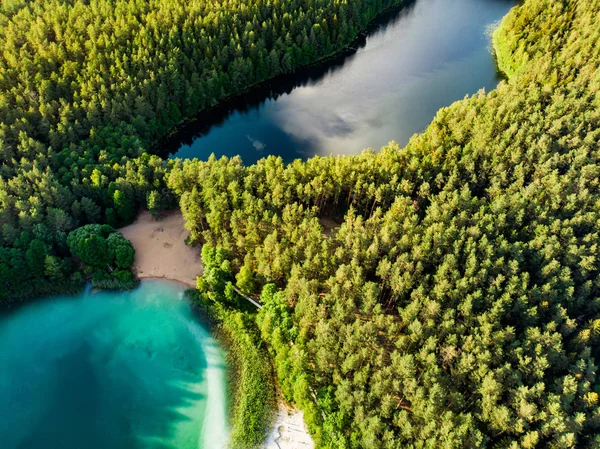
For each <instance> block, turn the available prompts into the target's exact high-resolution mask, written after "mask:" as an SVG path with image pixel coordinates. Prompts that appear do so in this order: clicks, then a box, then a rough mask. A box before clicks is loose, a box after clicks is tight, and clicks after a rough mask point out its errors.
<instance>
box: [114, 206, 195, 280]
mask: <svg viewBox="0 0 600 449" xmlns="http://www.w3.org/2000/svg"><path fill="white" fill-rule="evenodd" d="M183 223H184V222H183V216H182V215H181V212H179V211H170V212H167V213H166V214H164V216H163V217H162V218H161V219H159V220H155V219H154V217H152V215H150V213H149V212H146V211H144V212H142V213H141V214H140V215H139V216H138V218H137V220H136V221H135V222H134V223H133V224H131V225H129V226H126V227H124V228H121V229H119V231H120V232H121V233H122V234H123V236H124V237H125V238H126V239H128V240H129V241H131V243H132V245H133V247H134V248H135V262H134V268H135V270H136V272H137V275H138V277H139V278H140V279H144V278H164V279H170V280H173V281H178V282H182V283H184V284H186V285H188V286H190V287H193V288H194V287H195V286H196V276H200V275H201V274H202V269H203V267H202V262H201V261H200V249H201V248H200V246H196V247H191V246H188V245H186V244H185V240H186V238H187V236H188V231H187V230H186V229H185V228H184V227H183Z"/></svg>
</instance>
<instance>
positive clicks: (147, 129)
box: [0, 0, 600, 449]
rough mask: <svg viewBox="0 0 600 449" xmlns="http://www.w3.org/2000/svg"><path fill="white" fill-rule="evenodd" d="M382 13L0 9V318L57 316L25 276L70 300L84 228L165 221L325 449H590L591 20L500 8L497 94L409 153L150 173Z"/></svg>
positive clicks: (598, 413) (599, 315) (583, 10)
mask: <svg viewBox="0 0 600 449" xmlns="http://www.w3.org/2000/svg"><path fill="white" fill-rule="evenodd" d="M184 4H185V5H184ZM391 4H392V2H387V3H386V2H368V1H358V0H357V1H353V2H341V1H340V2H330V1H321V2H319V1H313V2H302V1H298V2H291V1H279V2H276V1H268V2H267V1H265V2H262V1H256V2H253V3H252V4H247V3H245V2H235V1H232V2H221V3H214V2H213V3H210V4H209V3H208V2H199V1H198V2H180V1H171V2H167V1H162V2H159V1H157V2H134V1H132V2H129V3H126V2H124V1H117V2H109V1H96V2H89V3H84V2H67V1H64V2H59V1H50V2H42V1H31V2H19V1H15V2H9V3H4V4H3V6H2V8H3V14H2V17H1V18H0V21H1V23H0V25H1V26H0V33H2V42H3V43H4V44H3V45H4V49H3V50H4V51H3V52H2V53H1V56H0V61H1V62H0V68H1V69H0V70H1V71H0V92H1V95H2V97H1V100H0V117H2V120H1V122H2V123H1V125H0V126H1V130H0V141H1V142H2V143H1V146H0V149H1V151H2V154H1V156H0V159H1V160H2V163H3V165H2V168H1V170H2V171H1V173H2V180H1V184H0V195H1V196H0V223H1V225H2V241H3V247H2V248H1V249H0V251H1V253H0V262H1V265H0V268H1V269H0V282H2V283H4V284H5V285H6V283H7V282H8V280H13V282H12V283H11V285H10V286H9V288H8V289H6V290H4V291H7V293H5V297H6V299H7V300H8V299H12V298H14V297H16V296H18V295H21V296H24V295H32V294H33V293H34V291H33V290H23V289H22V288H21V287H20V286H19V285H18V282H28V283H29V284H30V285H37V286H38V287H39V289H38V290H37V291H36V292H37V293H39V292H40V291H46V290H48V288H49V287H47V285H48V283H49V280H50V279H58V278H56V277H55V278H51V276H55V274H54V273H55V271H52V270H49V269H48V268H44V269H41V268H40V269H38V270H31V271H29V272H27V271H26V272H27V273H28V275H29V276H30V278H31V279H24V278H23V274H22V273H23V270H22V269H20V267H22V266H27V264H28V266H30V267H32V268H33V267H39V266H41V265H40V264H41V260H42V259H43V257H42V256H44V255H46V259H45V263H46V265H48V263H49V262H47V261H48V260H51V261H54V262H56V263H59V264H64V265H65V267H64V269H63V270H62V271H61V273H63V274H62V275H61V276H62V277H59V278H60V279H63V280H64V282H65V283H68V282H71V281H72V280H73V278H74V277H76V276H77V275H76V274H74V273H77V271H76V269H75V268H76V267H71V266H67V265H69V263H70V262H69V261H70V260H71V257H70V255H71V251H72V250H71V251H69V248H72V247H73V245H72V244H71V243H70V241H71V240H73V239H74V238H70V239H69V238H67V235H68V233H69V232H72V231H73V230H74V229H75V228H77V227H79V226H81V225H85V224H87V223H103V222H108V223H109V224H112V225H117V224H119V223H123V222H127V221H129V220H131V219H132V218H133V216H134V213H135V211H136V210H137V208H138V207H140V206H146V207H148V206H149V207H150V208H152V209H158V210H159V209H162V208H165V207H172V206H174V205H175V204H177V203H178V204H179V206H180V207H181V210H182V212H183V214H184V217H185V218H186V221H187V224H186V226H187V227H188V229H189V230H190V232H191V237H192V239H193V240H196V241H201V242H203V243H204V244H205V246H204V250H203V256H204V257H205V259H206V260H205V262H207V263H208V266H209V268H210V269H209V270H207V272H208V275H206V276H205V277H204V278H203V279H201V281H200V282H199V283H198V284H199V285H198V287H199V289H200V290H201V291H202V292H204V293H205V294H206V296H207V297H208V298H209V300H213V301H216V302H219V303H222V304H224V306H227V307H231V304H232V301H234V302H235V299H236V296H235V291H234V290H233V288H232V286H233V285H234V284H236V285H237V288H238V289H239V290H240V291H243V292H244V293H246V294H253V295H258V294H260V297H261V301H262V303H263V308H262V310H261V311H260V313H259V314H258V315H257V324H258V326H259V328H260V332H261V336H262V338H263V339H264V340H265V341H266V342H267V343H268V344H269V348H270V352H271V355H272V357H273V360H274V366H275V371H276V374H277V378H278V381H279V383H280V385H281V388H282V391H283V394H284V396H285V397H286V398H287V399H289V400H294V401H295V402H296V403H297V404H298V405H299V406H300V407H301V408H302V409H303V410H304V412H305V418H306V420H307V423H308V425H309V427H310V429H311V431H312V432H313V434H314V436H315V440H316V442H317V445H318V446H319V447H322V448H327V449H342V448H348V449H349V448H352V449H354V448H386V449H388V448H390V449H392V448H394V449H395V448H406V447H411V448H423V449H424V448H431V449H433V448H436V449H437V448H457V449H458V448H510V449H513V448H514V449H517V448H525V449H529V448H553V449H559V448H561V449H562V448H564V449H567V448H574V447H576V448H586V449H588V448H589V449H591V448H596V447H599V446H600V408H599V407H600V406H599V401H598V395H599V393H600V381H599V380H598V378H597V374H598V366H597V360H599V357H600V346H599V344H600V341H599V339H600V291H599V289H600V285H599V279H600V277H599V270H598V261H599V257H600V254H599V251H600V247H599V241H600V240H599V238H600V235H599V233H600V193H599V191H598V187H599V175H600V168H599V162H600V152H599V151H600V148H599V147H598V145H599V142H600V95H599V90H600V47H599V46H598V45H597V43H598V42H599V41H600V23H599V22H598V20H597V18H598V17H600V2H598V1H589V0H525V2H524V3H523V4H522V5H521V6H519V7H517V8H514V9H513V10H512V11H511V12H510V13H509V15H508V16H507V17H506V18H505V19H504V20H503V22H502V24H501V25H500V27H499V28H498V29H497V30H496V32H495V33H494V46H495V49H496V52H497V55H498V63H499V66H500V68H501V69H502V71H503V72H504V73H506V74H507V75H508V80H507V81H506V82H503V83H501V84H500V86H499V87H498V88H497V89H496V90H495V91H493V92H491V93H489V94H483V93H481V94H478V95H475V96H473V97H471V98H467V99H465V100H463V101H460V102H457V103H455V104H453V105H451V106H450V107H448V108H443V109H442V110H440V111H439V112H438V114H437V116H436V118H435V119H434V121H433V122H432V124H431V125H430V126H429V127H428V129H427V130H426V131H425V132H424V133H423V134H421V135H418V136H416V137H414V138H413V139H412V140H411V141H410V142H409V144H408V145H407V146H406V147H404V148H400V147H398V145H396V144H393V143H392V144H390V145H388V146H387V147H384V148H383V149H382V150H381V151H380V152H373V151H366V152H364V153H362V154H360V155H356V156H346V157H324V158H323V157H314V158H311V159H309V160H307V161H304V162H303V161H295V162H293V163H291V164H289V165H285V164H283V163H282V161H281V159H278V158H276V157H269V158H266V159H262V160H260V161H259V162H258V163H257V164H255V165H252V166H244V165H243V164H242V162H241V160H240V159H239V158H231V159H227V158H222V159H219V160H217V159H215V158H210V159H209V160H208V161H197V160H192V161H190V160H186V161H181V160H176V161H170V162H164V161H162V160H161V159H160V158H159V157H157V156H151V155H148V154H147V149H148V148H150V145H151V144H152V143H153V142H155V141H156V139H157V138H158V137H160V136H162V135H164V134H165V133H166V132H168V130H169V129H170V128H171V127H172V126H173V125H174V124H176V123H178V122H179V121H180V120H181V119H182V118H184V117H189V116H191V115H192V114H194V113H195V112H197V111H198V110H200V109H202V108H205V107H208V106H210V105H211V104H214V102H215V101H219V100H221V99H222V98H224V97H226V96H227V95H230V94H231V93H233V92H237V91H239V90H241V89H243V88H244V87H246V86H248V85H250V84H252V83H253V82H256V81H258V80H261V79H264V78H266V77H269V76H272V75H273V74H276V73H279V72H285V71H288V70H293V69H294V67H296V66H297V65H300V64H306V63H308V62H310V61H313V60H314V59H316V58H318V57H320V56H324V55H326V54H329V53H331V52H332V51H334V50H335V49H336V48H339V47H340V46H343V45H344V44H346V43H347V42H349V40H350V39H351V38H352V36H353V35H355V34H356V33H357V32H358V30H360V29H362V28H363V27H364V26H365V25H366V23H367V22H368V21H369V20H370V19H371V18H372V17H374V15H375V14H376V13H377V12H379V11H381V10H382V9H384V8H386V7H388V6H390V5H391ZM292 6H293V7H292ZM286 14H287V15H286ZM254 17H256V23H255V21H254ZM100 18H105V20H101V19H100ZM111 18H112V19H111ZM117 18H118V19H117ZM263 23H264V25H263ZM325 23H326V24H325ZM317 25H318V26H317ZM246 31H247V34H246ZM288 34H289V36H290V39H289V40H288V38H287V35H288ZM66 36H71V38H66ZM250 36H253V37H250ZM304 36H306V39H304ZM340 36H341V38H340ZM246 37H247V38H246ZM67 42H68V44H67ZM278 42H279V43H278ZM78 43H79V44H78ZM238 44H239V45H238ZM78 45H79V46H78ZM238 46H239V50H238ZM253 49H254V50H253ZM274 51H275V56H277V57H271V55H273V54H274V53H273V52H274ZM265 52H266V53H265ZM265 54H266V57H265ZM124 55H127V56H126V57H125V56H124ZM134 55H135V56H134ZM261 55H262V56H261ZM286 57H287V58H288V61H289V59H292V57H293V59H292V61H293V62H294V65H292V66H288V65H287V63H285V62H284V59H286ZM261 60H262V61H263V62H262V65H261V64H260V61H261ZM277 63H278V64H277ZM260 67H262V68H260ZM262 70H264V71H262ZM234 75H235V76H234ZM323 216H332V217H334V218H336V219H338V220H339V221H341V225H340V226H339V228H337V229H335V230H333V231H332V232H331V233H328V232H324V229H323V227H322V226H321V224H320V222H319V219H320V218H322V217H323ZM76 232H77V231H76ZM77 235H79V234H77ZM87 238H88V239H89V238H90V237H89V236H88V237H87ZM109 238H110V237H109ZM93 240H97V239H96V238H93ZM96 243H98V242H92V246H94V245H95V244H96ZM125 252H126V251H125ZM115 254H116V253H115ZM48 257H49V258H51V259H47V258H48ZM91 257H92V259H93V260H95V259H94V252H93V251H92V252H91ZM123 257H125V258H126V257H127V256H123ZM24 264H25V265H24ZM46 265H45V267H46ZM123 265H124V263H123ZM17 279H18V281H17V282H15V281H14V280H17ZM53 282H54V284H56V281H53ZM13 284H14V285H13ZM43 289H46V290H43Z"/></svg>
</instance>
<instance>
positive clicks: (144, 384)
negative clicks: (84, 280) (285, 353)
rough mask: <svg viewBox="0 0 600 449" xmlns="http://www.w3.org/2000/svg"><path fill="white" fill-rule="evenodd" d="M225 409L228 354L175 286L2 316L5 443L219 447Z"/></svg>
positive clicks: (41, 304)
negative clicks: (200, 321)
mask: <svg viewBox="0 0 600 449" xmlns="http://www.w3.org/2000/svg"><path fill="white" fill-rule="evenodd" d="M226 414H227V413H226V367H225V362H224V356H223V352H222V350H221V349H220V348H219V346H218V345H217V343H216V342H215V340H214V339H213V338H212V337H211V335H210V333H209V332H208V330H207V329H205V328H204V327H202V326H201V325H200V324H198V322H197V321H196V319H195V317H194V315H193V313H192V311H191V308H190V305H189V303H188V302H187V301H186V300H184V299H183V288H182V287H180V286H178V285H176V284H173V283H169V282H163V281H144V282H142V284H141V286H140V287H139V288H138V289H136V290H134V291H132V292H116V293H115V292H110V293H108V292H102V293H95V294H92V293H89V292H86V293H82V294H81V295H79V296H77V297H53V298H47V299H43V300H39V301H34V302H32V303H30V304H28V305H26V306H23V307H21V308H18V309H17V310H14V311H10V312H7V313H4V314H2V315H1V316H0V441H1V443H0V447H1V448H2V449H33V448H35V449H37V448H44V449H59V448H60V449H70V448H72V449H109V448H110V449H120V448H123V449H135V448H152V449H159V448H160V449H168V448H173V449H175V448H176V449H188V448H189V449H191V448H195V449H209V448H210V449H218V448H220V447H224V446H226V437H227V431H228V429H227V422H226Z"/></svg>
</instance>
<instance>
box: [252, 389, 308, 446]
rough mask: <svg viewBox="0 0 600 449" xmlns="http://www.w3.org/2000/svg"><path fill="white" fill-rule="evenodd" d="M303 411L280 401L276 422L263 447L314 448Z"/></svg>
mask: <svg viewBox="0 0 600 449" xmlns="http://www.w3.org/2000/svg"><path fill="white" fill-rule="evenodd" d="M314 447H315V443H314V442H313V440H312V438H311V437H310V434H309V433H308V430H307V429H306V424H304V414H303V413H302V411H300V410H298V409H296V408H294V407H290V406H289V405H287V404H285V403H284V402H283V401H281V400H280V401H279V408H278V410H277V416H276V418H275V424H274V425H273V428H272V430H271V433H270V434H269V436H268V437H267V441H265V443H264V445H263V449H314Z"/></svg>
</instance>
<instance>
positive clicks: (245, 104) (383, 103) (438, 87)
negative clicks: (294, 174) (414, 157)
mask: <svg viewBox="0 0 600 449" xmlns="http://www.w3.org/2000/svg"><path fill="white" fill-rule="evenodd" d="M516 4H517V2H516V1H514V0H417V1H416V2H414V3H412V4H411V5H410V6H407V7H405V8H403V9H401V10H400V11H393V12H390V13H388V14H386V15H384V16H383V17H382V18H381V19H380V20H379V21H378V23H377V24H376V25H375V26H374V27H373V28H372V29H371V30H370V31H369V32H368V33H367V35H366V36H365V37H363V39H362V41H359V42H358V43H357V44H356V46H355V47H356V48H355V51H352V52H351V54H346V55H342V56H340V57H339V58H336V59H335V60H332V61H328V62H326V63H323V64H321V65H319V66H317V67H312V68H310V69H307V70H303V71H301V72H300V73H298V74H296V75H295V76H291V77H290V76H288V77H285V78H280V79H277V80H275V81H273V82H271V83H269V84H268V85H266V86H263V87H261V88H259V89H254V90H253V91H252V92H250V93H249V94H247V95H245V96H243V97H241V98H239V99H237V100H236V101H234V102H232V103H230V104H228V105H226V106H225V107H223V108H221V109H217V110H214V111H211V112H210V113H209V114H205V115H204V116H201V117H199V118H198V119H197V120H196V121H195V122H192V123H190V124H189V125H187V126H186V127H185V128H183V129H182V130H181V132H180V133H179V134H177V135H176V136H174V137H173V138H172V139H170V140H169V141H168V142H167V143H166V145H165V148H163V150H165V151H168V152H171V153H172V154H173V156H176V157H182V158H199V159H206V158H208V156H209V155H210V154H211V153H215V155H216V156H217V157H219V156H223V155H225V156H235V155H238V154H239V155H241V157H242V159H243V160H244V162H245V163H248V164H249V163H253V162H255V161H256V160H258V159H260V158H261V157H265V156H268V155H270V154H274V155H279V156H281V157H282V158H283V159H284V160H285V161H291V160H293V159H296V158H307V157H310V156H313V155H329V154H353V153H357V152H360V151H361V150H362V149H364V148H368V147H371V148H376V149H379V148H380V147H381V146H383V145H385V144H386V143H388V142H389V141H391V140H395V141H397V142H398V143H400V144H401V145H405V144H406V143H407V142H408V140H409V139H410V137H411V136H412V135H413V134H414V133H418V132H420V131H422V130H423V129H424V128H425V127H426V126H427V125H428V124H429V123H430V122H431V120H432V119H433V117H434V116H435V114H436V112H437V111H438V109H439V108H441V107H444V106H448V105H449V104H451V103H452V102H454V101H456V100H460V99H462V98H464V97H465V95H472V94H474V93H476V92H477V91H479V90H480V89H485V90H486V91H489V90H491V89H494V88H495V87H496V85H497V84H498V82H499V81H500V76H499V74H498V72H497V69H496V64H495V60H494V56H493V54H492V52H491V49H490V46H491V42H490V36H489V30H490V28H491V27H493V25H494V24H495V23H497V22H498V21H499V20H500V19H502V17H503V16H504V15H505V14H506V13H507V12H508V11H509V10H510V8H511V7H513V6H515V5H516Z"/></svg>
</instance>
